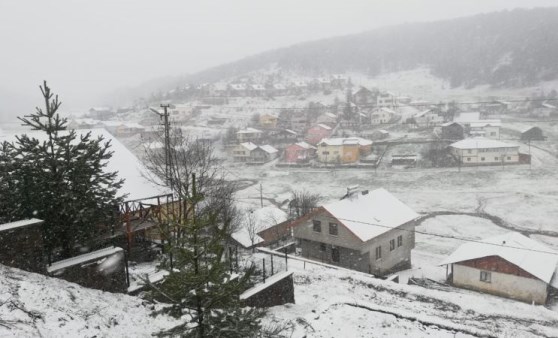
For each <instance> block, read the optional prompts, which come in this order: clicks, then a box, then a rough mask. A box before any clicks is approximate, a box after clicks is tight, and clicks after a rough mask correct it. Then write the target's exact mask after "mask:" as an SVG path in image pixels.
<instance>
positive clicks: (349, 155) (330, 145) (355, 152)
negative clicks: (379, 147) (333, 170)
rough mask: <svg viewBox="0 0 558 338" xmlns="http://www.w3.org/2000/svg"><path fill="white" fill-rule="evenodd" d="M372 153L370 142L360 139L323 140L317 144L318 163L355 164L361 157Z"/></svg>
mask: <svg viewBox="0 0 558 338" xmlns="http://www.w3.org/2000/svg"><path fill="white" fill-rule="evenodd" d="M371 152H372V141H370V140H366V139H363V138H361V137H348V138H325V139H323V140H321V141H320V142H319V143H318V151H317V154H318V161H320V162H322V163H338V164H346V163H355V162H358V161H359V160H360V157H361V155H368V154H370V153H371Z"/></svg>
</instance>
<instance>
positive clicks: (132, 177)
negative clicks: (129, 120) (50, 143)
mask: <svg viewBox="0 0 558 338" xmlns="http://www.w3.org/2000/svg"><path fill="white" fill-rule="evenodd" d="M88 132H91V137H92V139H96V138H98V137H100V136H101V137H103V138H104V140H105V141H110V144H111V146H110V151H112V152H114V154H113V155H112V157H111V159H110V160H109V161H108V162H107V166H106V167H105V169H106V171H107V172H115V171H117V172H118V177H119V178H123V179H124V184H123V185H122V187H121V188H120V190H119V191H118V194H119V195H126V194H127V195H128V196H127V197H126V200H137V199H144V198H148V197H153V196H158V195H163V194H167V193H169V192H170V190H169V189H166V188H163V187H162V186H160V185H158V184H155V183H153V182H152V180H151V179H156V178H155V176H154V175H153V174H152V173H150V172H149V171H148V170H147V168H146V167H145V166H144V165H143V163H142V162H141V161H140V160H139V159H138V158H137V157H136V156H135V155H134V154H133V153H132V152H131V151H130V150H128V148H126V146H124V145H123V144H122V143H120V141H119V140H118V139H117V138H116V137H114V136H113V135H112V134H111V133H109V132H108V131H106V130H105V129H103V128H98V129H78V130H76V133H77V135H78V138H79V136H80V135H85V134H87V133H88ZM20 134H21V133H18V134H12V135H7V136H5V137H3V138H0V141H2V140H5V141H8V142H16V136H17V135H20ZM23 134H27V135H28V136H29V137H34V138H36V139H38V140H39V141H46V134H45V133H43V132H40V131H28V132H24V133H23ZM61 134H63V133H61Z"/></svg>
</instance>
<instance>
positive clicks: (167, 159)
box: [149, 104, 174, 193]
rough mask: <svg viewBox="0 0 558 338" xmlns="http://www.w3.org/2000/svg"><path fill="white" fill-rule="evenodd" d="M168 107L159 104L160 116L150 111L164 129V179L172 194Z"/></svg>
mask: <svg viewBox="0 0 558 338" xmlns="http://www.w3.org/2000/svg"><path fill="white" fill-rule="evenodd" d="M169 107H170V105H169V104H161V108H163V113H162V114H161V113H160V112H159V111H157V110H156V109H152V108H149V109H151V111H152V112H154V113H155V114H157V115H159V117H160V118H161V119H162V120H163V127H164V129H165V136H164V138H165V178H166V179H167V184H168V185H169V186H170V188H171V191H173V193H174V180H173V179H172V178H171V172H170V171H171V168H172V156H171V149H170V122H169V112H168V108H169Z"/></svg>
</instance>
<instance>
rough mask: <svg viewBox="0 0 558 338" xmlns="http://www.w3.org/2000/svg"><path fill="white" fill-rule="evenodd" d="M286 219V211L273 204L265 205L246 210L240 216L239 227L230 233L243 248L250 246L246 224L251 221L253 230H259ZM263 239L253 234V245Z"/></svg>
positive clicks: (250, 241)
mask: <svg viewBox="0 0 558 338" xmlns="http://www.w3.org/2000/svg"><path fill="white" fill-rule="evenodd" d="M286 220H287V213H285V212H284V211H283V210H281V209H279V208H277V207H275V206H267V207H263V208H260V209H256V210H253V211H246V212H245V213H244V217H243V218H242V221H241V225H240V227H239V228H238V229H237V230H236V231H235V232H234V233H233V234H232V235H231V236H232V238H233V239H234V240H235V241H237V242H238V243H239V244H241V245H242V246H243V247H245V248H250V247H252V240H251V239H250V233H249V231H248V226H249V225H250V222H253V224H252V225H253V226H254V229H255V230H256V231H255V232H256V233H258V232H261V231H264V230H266V229H269V228H270V227H272V226H274V225H276V224H279V223H283V222H285V221H286ZM263 241H264V239H263V238H261V237H260V236H258V235H257V234H255V236H254V245H257V244H260V243H262V242H263Z"/></svg>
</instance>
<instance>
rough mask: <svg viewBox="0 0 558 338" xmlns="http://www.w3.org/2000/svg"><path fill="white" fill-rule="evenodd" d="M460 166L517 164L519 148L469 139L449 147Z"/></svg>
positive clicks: (481, 139)
mask: <svg viewBox="0 0 558 338" xmlns="http://www.w3.org/2000/svg"><path fill="white" fill-rule="evenodd" d="M450 147H451V151H452V153H453V154H454V155H455V156H456V157H457V158H458V159H459V161H460V163H461V164H462V165H491V164H492V165H493V164H517V163H519V161H520V154H519V146H518V145H513V144H508V143H504V142H501V141H497V140H491V139H486V138H469V139H465V140H461V141H458V142H455V143H452V144H451V145H450Z"/></svg>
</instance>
